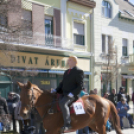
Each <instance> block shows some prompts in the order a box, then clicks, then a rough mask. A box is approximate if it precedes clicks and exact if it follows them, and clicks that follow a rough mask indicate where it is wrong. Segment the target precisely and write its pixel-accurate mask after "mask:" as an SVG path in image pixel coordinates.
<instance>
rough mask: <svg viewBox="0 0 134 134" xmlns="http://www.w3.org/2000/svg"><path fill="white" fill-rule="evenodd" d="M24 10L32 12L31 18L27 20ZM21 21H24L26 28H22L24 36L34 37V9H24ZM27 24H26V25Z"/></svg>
mask: <svg viewBox="0 0 134 134" xmlns="http://www.w3.org/2000/svg"><path fill="white" fill-rule="evenodd" d="M23 11H26V12H30V16H31V19H30V20H27V19H25V18H24V15H23ZM21 16H22V17H21V21H22V23H24V30H22V35H23V36H24V37H27V36H29V37H32V36H33V21H32V11H30V10H26V9H22V15H21ZM25 24H26V25H25Z"/></svg>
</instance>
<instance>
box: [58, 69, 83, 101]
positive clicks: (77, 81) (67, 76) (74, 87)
mask: <svg viewBox="0 0 134 134" xmlns="http://www.w3.org/2000/svg"><path fill="white" fill-rule="evenodd" d="M83 78H84V73H83V71H82V70H81V69H79V68H77V67H74V68H72V69H71V70H70V72H69V70H66V71H65V73H64V75H63V80H62V82H61V83H60V84H59V86H58V87H57V88H56V91H57V92H58V93H62V94H63V95H65V96H66V95H68V94H69V93H70V92H71V93H72V94H73V95H74V97H75V98H76V99H77V98H78V95H79V93H80V91H81V90H82V88H83Z"/></svg>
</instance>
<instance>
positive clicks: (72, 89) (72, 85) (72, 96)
mask: <svg viewBox="0 0 134 134" xmlns="http://www.w3.org/2000/svg"><path fill="white" fill-rule="evenodd" d="M77 62H78V61H77V57H76V56H71V57H69V59H68V66H69V69H68V70H66V71H65V73H64V76H63V80H62V82H61V83H60V84H59V86H58V87H57V88H56V89H53V90H52V91H51V93H56V92H57V93H62V95H63V96H62V99H61V100H60V102H59V105H60V108H61V110H62V113H63V119H64V126H63V127H62V130H64V131H67V130H69V129H71V118H70V111H69V106H68V105H69V104H71V103H72V102H73V101H74V100H77V99H78V95H79V93H80V91H81V90H82V88H83V77H84V73H83V71H82V70H80V69H79V68H78V67H77Z"/></svg>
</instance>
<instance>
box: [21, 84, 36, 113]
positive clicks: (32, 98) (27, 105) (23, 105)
mask: <svg viewBox="0 0 134 134" xmlns="http://www.w3.org/2000/svg"><path fill="white" fill-rule="evenodd" d="M24 87H25V85H24ZM30 90H31V91H32V95H29V96H32V97H31V100H30V102H31V103H30V104H31V105H30V104H21V106H22V107H25V106H26V107H30V108H31V109H30V110H32V109H33V108H34V107H35V106H34V92H33V87H32V88H31V89H30Z"/></svg>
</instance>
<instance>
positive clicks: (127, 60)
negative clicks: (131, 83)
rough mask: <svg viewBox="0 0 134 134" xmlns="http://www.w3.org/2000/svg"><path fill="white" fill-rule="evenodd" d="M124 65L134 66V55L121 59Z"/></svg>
mask: <svg viewBox="0 0 134 134" xmlns="http://www.w3.org/2000/svg"><path fill="white" fill-rule="evenodd" d="M121 63H122V64H129V65H134V54H130V55H129V56H123V57H121Z"/></svg>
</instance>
